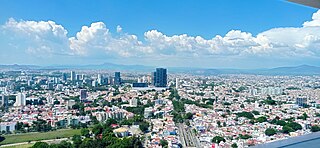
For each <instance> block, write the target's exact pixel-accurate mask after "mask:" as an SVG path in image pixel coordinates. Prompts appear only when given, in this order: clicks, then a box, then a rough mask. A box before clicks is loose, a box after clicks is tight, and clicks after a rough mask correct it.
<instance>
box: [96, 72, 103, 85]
mask: <svg viewBox="0 0 320 148" xmlns="http://www.w3.org/2000/svg"><path fill="white" fill-rule="evenodd" d="M97 81H98V84H100V85H102V84H103V77H102V75H101V74H98V78H97Z"/></svg>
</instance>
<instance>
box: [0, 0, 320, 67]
mask: <svg viewBox="0 0 320 148" xmlns="http://www.w3.org/2000/svg"><path fill="white" fill-rule="evenodd" d="M0 8H1V9H0V13H1V16H0V26H1V27H0V39H1V40H0V52H1V54H0V59H1V64H27V65H87V64H102V63H105V62H108V63H115V64H127V65H131V64H142V65H147V66H165V67H172V66H175V67H185V66H189V67H190V66H191V67H203V68H272V67H280V66H298V65H303V64H307V65H313V66H320V64H319V62H318V61H319V60H320V59H319V56H320V52H319V50H320V49H319V48H320V46H319V34H320V31H319V28H320V11H317V9H315V8H312V7H307V6H301V5H298V4H294V3H289V2H287V1H280V0H271V1H270V0H261V1H231V0H228V1H221V0H218V1H191V0H187V1H183V2H182V1H161V2H158V1H96V2H95V3H90V2H88V1H54V2H42V1H37V0H31V1H2V2H1V5H0ZM57 59H59V60H57Z"/></svg>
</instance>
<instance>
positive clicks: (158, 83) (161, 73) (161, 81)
mask: <svg viewBox="0 0 320 148" xmlns="http://www.w3.org/2000/svg"><path fill="white" fill-rule="evenodd" d="M154 86H155V87H167V69H165V68H156V72H155V73H154Z"/></svg>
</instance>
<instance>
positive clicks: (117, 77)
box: [114, 72, 121, 85]
mask: <svg viewBox="0 0 320 148" xmlns="http://www.w3.org/2000/svg"><path fill="white" fill-rule="evenodd" d="M114 84H115V85H120V84H121V75H120V72H115V73H114Z"/></svg>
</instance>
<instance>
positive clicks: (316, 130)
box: [311, 125, 320, 132]
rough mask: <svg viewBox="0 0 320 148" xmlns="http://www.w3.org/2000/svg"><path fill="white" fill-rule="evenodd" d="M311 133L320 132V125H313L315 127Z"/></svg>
mask: <svg viewBox="0 0 320 148" xmlns="http://www.w3.org/2000/svg"><path fill="white" fill-rule="evenodd" d="M311 131H312V132H318V131H320V127H319V126H318V125H313V126H311Z"/></svg>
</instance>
